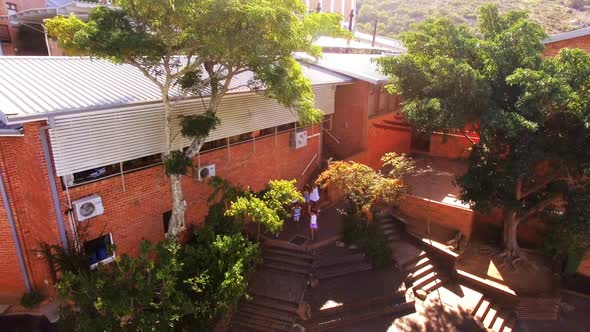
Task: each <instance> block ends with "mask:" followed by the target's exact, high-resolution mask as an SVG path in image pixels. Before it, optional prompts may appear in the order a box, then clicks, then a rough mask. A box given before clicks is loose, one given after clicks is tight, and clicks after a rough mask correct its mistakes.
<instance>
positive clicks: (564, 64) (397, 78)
mask: <svg viewBox="0 0 590 332" xmlns="http://www.w3.org/2000/svg"><path fill="white" fill-rule="evenodd" d="M544 37H545V33H544V32H543V29H542V28H541V27H540V26H539V25H538V24H537V23H534V22H532V21H530V20H528V18H527V15H526V13H524V12H510V13H507V14H505V15H500V14H499V13H498V10H497V8H496V7H495V6H491V5H490V6H485V7H482V8H481V10H480V16H479V23H478V31H477V33H476V32H472V31H471V30H470V29H468V28H467V27H465V26H457V25H456V24H454V23H453V22H452V21H450V20H448V19H438V20H427V21H426V22H424V23H423V24H420V25H419V26H417V27H416V31H414V32H410V33H407V34H405V35H404V36H403V39H404V42H405V45H406V46H407V48H408V53H407V54H405V55H402V56H400V57H397V58H384V59H382V60H381V61H380V65H381V68H382V70H383V71H384V72H386V73H387V74H389V75H390V76H391V79H392V83H391V85H390V91H391V92H392V93H397V94H399V95H401V97H402V99H403V100H404V103H403V107H402V112H403V113H404V115H405V116H406V118H407V119H408V120H409V121H410V122H411V123H412V124H413V125H414V126H415V127H416V128H418V129H420V130H424V131H426V132H430V131H433V130H440V131H443V132H460V133H464V134H465V136H466V137H468V136H467V135H466V132H465V128H468V127H472V128H473V129H474V130H475V131H476V132H477V133H478V134H479V137H480V141H479V142H478V143H477V144H474V146H473V151H472V153H471V156H470V158H469V169H468V171H467V173H466V174H464V175H462V176H460V177H459V178H458V179H457V182H458V184H459V185H460V186H461V187H462V199H463V200H464V201H466V202H471V203H472V204H473V207H474V208H475V209H477V210H483V211H486V210H489V209H490V208H493V207H501V208H503V209H504V211H505V215H504V230H503V245H504V247H505V249H506V251H505V252H504V253H503V254H504V255H505V256H506V257H507V258H509V261H510V262H515V261H517V260H521V259H522V258H524V255H523V253H522V251H521V250H520V248H519V246H518V241H517V228H518V225H519V224H520V223H521V222H523V221H525V220H528V219H529V218H530V217H532V216H534V215H536V214H537V213H538V212H540V211H543V210H546V209H547V208H549V207H551V206H553V205H555V204H556V203H558V202H559V199H560V198H563V197H566V196H567V195H568V194H569V193H571V192H574V191H575V192H579V191H580V190H582V192H586V190H587V189H586V188H587V183H586V182H587V181H586V180H587V178H586V176H585V175H584V174H585V172H587V171H588V170H587V168H586V167H588V163H589V162H590V154H589V152H588V150H587V149H586V148H585V147H586V146H587V145H588V144H589V143H590V136H589V133H590V132H589V122H588V120H589V114H590V113H589V111H588V110H589V108H588V107H587V106H588V105H589V104H588V101H589V99H588V94H587V93H586V91H587V90H586V89H587V87H588V86H589V85H588V83H590V81H588V76H587V74H588V70H590V62H589V57H588V55H587V54H585V53H583V52H581V51H572V50H564V51H562V52H561V54H560V55H559V56H557V57H556V58H553V59H546V60H544V59H543V55H542V53H543V50H544V45H543V43H542V40H543V38H544ZM543 165H545V166H546V167H545V169H546V170H547V171H546V172H542V171H541V169H542V167H541V166H543ZM582 201H583V200H579V199H577V200H571V201H568V204H566V205H565V206H564V207H563V208H564V209H565V211H566V212H565V215H569V216H570V217H571V215H570V213H572V212H573V211H576V210H578V211H580V210H579V209H577V208H575V206H576V205H577V204H578V202H582Z"/></svg>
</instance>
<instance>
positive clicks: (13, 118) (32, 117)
mask: <svg viewBox="0 0 590 332" xmlns="http://www.w3.org/2000/svg"><path fill="white" fill-rule="evenodd" d="M351 83H352V82H339V83H321V84H313V86H324V85H334V86H338V85H347V84H351ZM260 93H264V90H258V91H240V92H233V93H228V94H227V95H225V96H224V97H223V98H236V97H241V96H244V95H252V94H260ZM202 98H203V99H205V100H206V99H207V98H209V96H203V97H202ZM199 99H201V97H199V96H191V97H187V98H181V99H180V100H179V98H178V97H174V98H170V100H171V101H179V102H181V103H182V102H190V101H193V100H199ZM161 102H162V100H161V99H158V100H148V101H137V102H129V103H125V104H113V105H101V106H90V107H79V108H72V109H67V110H61V111H54V112H46V113H36V114H23V115H17V114H13V115H10V114H4V115H3V116H4V117H5V118H6V124H7V125H14V124H22V123H27V122H35V121H42V120H49V119H51V118H54V117H56V116H64V115H73V114H82V113H91V112H102V111H104V112H106V111H112V110H117V109H124V108H130V107H142V106H146V108H147V107H151V106H154V105H157V104H160V103H161ZM0 113H1V112H0Z"/></svg>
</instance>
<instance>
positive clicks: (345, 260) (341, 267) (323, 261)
mask: <svg viewBox="0 0 590 332" xmlns="http://www.w3.org/2000/svg"><path fill="white" fill-rule="evenodd" d="M371 269H372V266H371V264H369V263H368V262H367V260H366V257H365V255H364V254H363V253H356V252H350V253H348V254H345V255H338V256H336V257H331V256H321V255H320V256H317V258H316V259H315V260H314V262H313V271H314V272H313V275H314V277H316V278H317V279H319V280H324V279H330V278H337V277H343V276H347V275H350V274H353V273H357V272H363V271H369V270H371Z"/></svg>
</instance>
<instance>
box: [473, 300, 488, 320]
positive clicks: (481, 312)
mask: <svg viewBox="0 0 590 332" xmlns="http://www.w3.org/2000/svg"><path fill="white" fill-rule="evenodd" d="M490 305H491V303H490V302H489V301H488V300H485V299H484V300H483V302H482V303H481V306H480V307H479V309H478V310H477V312H476V313H475V315H473V317H475V319H477V320H478V321H480V322H481V320H482V317H484V316H485V313H486V312H487V311H488V309H489V308H490Z"/></svg>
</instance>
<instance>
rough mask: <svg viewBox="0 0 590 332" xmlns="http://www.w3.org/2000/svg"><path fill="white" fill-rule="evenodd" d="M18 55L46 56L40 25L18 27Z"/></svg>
mask: <svg viewBox="0 0 590 332" xmlns="http://www.w3.org/2000/svg"><path fill="white" fill-rule="evenodd" d="M18 55H48V52H47V44H46V43H45V35H44V34H43V27H42V26H41V25H39V24H33V25H30V26H29V25H20V26H19V28H18Z"/></svg>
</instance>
